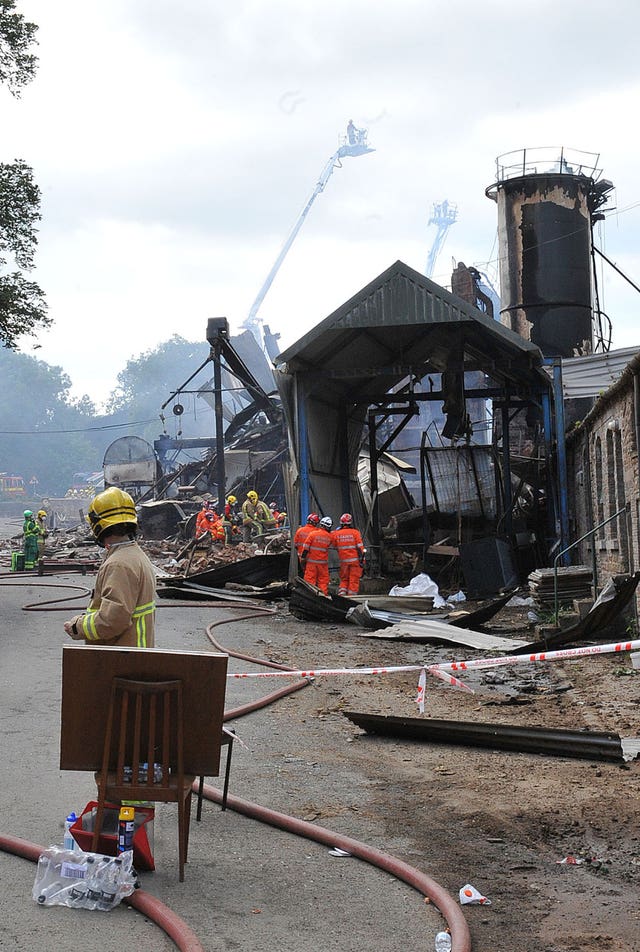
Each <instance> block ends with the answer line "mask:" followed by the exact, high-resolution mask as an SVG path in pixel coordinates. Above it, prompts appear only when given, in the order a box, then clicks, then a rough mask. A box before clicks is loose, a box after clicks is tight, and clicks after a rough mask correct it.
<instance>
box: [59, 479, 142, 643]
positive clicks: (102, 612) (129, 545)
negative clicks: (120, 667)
mask: <svg viewBox="0 0 640 952" xmlns="http://www.w3.org/2000/svg"><path fill="white" fill-rule="evenodd" d="M87 520H88V521H89V524H90V526H91V531H92V532H93V535H94V536H95V539H96V541H97V543H98V545H100V546H102V547H103V548H104V549H106V556H105V559H104V561H103V563H102V565H101V566H100V568H99V570H98V575H97V577H96V585H95V589H94V591H93V595H92V597H91V601H90V602H89V607H88V608H87V610H86V612H84V613H82V614H80V615H75V616H74V617H73V618H70V619H69V621H67V622H65V623H64V630H65V631H66V633H67V634H68V635H69V636H70V637H71V638H73V639H74V640H76V641H85V642H86V643H87V644H92V645H93V644H99V645H100V646H102V647H104V646H107V645H115V646H117V647H127V648H153V645H154V630H155V626H154V621H155V607H156V605H155V600H156V573H155V570H154V568H153V565H152V564H151V562H150V561H149V559H148V558H147V556H146V555H145V554H144V552H143V551H142V549H141V548H140V546H139V545H138V543H137V542H136V533H137V530H138V517H137V515H136V507H135V503H134V501H133V499H132V498H131V496H130V495H129V493H126V492H124V491H123V490H122V489H118V488H117V487H116V486H111V487H109V489H105V490H104V492H101V493H99V494H98V495H97V496H94V498H93V499H92V500H91V502H90V503H89V511H88V514H87Z"/></svg>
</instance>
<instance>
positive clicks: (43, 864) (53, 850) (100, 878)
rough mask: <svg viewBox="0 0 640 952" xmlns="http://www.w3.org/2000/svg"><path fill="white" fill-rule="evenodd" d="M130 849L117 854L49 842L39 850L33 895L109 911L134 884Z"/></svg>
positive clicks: (52, 903) (48, 903) (40, 900)
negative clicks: (87, 851) (73, 848)
mask: <svg viewBox="0 0 640 952" xmlns="http://www.w3.org/2000/svg"><path fill="white" fill-rule="evenodd" d="M132 862H133V851H132V850H128V851H127V852H124V853H120V854H119V855H118V856H103V855H102V854H101V853H84V852H82V851H77V850H66V849H64V848H62V847H60V846H50V847H49V848H48V849H46V850H44V851H43V852H42V853H41V854H40V858H39V860H38V868H37V870H36V879H35V882H34V884H33V891H32V896H33V898H34V900H35V901H36V902H37V903H39V904H40V905H41V906H69V907H70V908H72V909H98V910H99V911H101V912H108V911H109V910H110V909H114V908H115V906H117V905H118V904H119V903H120V901H121V900H122V899H124V898H125V897H126V896H130V895H131V893H132V892H133V890H134V889H135V888H136V886H137V885H139V884H138V883H137V873H136V872H135V870H134V869H133V868H132Z"/></svg>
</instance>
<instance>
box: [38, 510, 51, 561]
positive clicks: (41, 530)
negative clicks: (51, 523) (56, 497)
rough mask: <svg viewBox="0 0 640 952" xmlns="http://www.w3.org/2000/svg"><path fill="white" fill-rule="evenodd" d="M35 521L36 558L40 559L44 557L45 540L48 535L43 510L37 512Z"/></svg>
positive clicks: (45, 515) (45, 516)
mask: <svg viewBox="0 0 640 952" xmlns="http://www.w3.org/2000/svg"><path fill="white" fill-rule="evenodd" d="M36 519H37V523H38V558H42V556H43V555H44V545H45V539H46V538H47V536H48V535H49V533H48V532H47V514H46V512H45V511H44V509H39V510H38V513H37V516H36Z"/></svg>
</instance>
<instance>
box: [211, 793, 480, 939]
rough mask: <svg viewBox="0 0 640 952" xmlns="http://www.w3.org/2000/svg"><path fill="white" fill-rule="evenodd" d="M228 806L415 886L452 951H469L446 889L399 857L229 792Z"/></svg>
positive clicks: (461, 918)
mask: <svg viewBox="0 0 640 952" xmlns="http://www.w3.org/2000/svg"><path fill="white" fill-rule="evenodd" d="M194 790H196V784H194ZM196 792H197V790H196ZM203 795H204V796H205V797H206V798H207V800H214V801H215V802H216V803H221V802H222V793H221V792H220V791H218V790H216V789H214V788H213V787H209V786H208V785H206V784H205V786H204V787H203ZM227 807H228V808H230V809H231V810H235V811H236V813H242V814H244V816H248V817H251V818H252V819H254V820H259V821H260V822H261V823H268V824H269V825H270V826H277V827H278V828H279V829H282V830H286V831H287V832H288V833H294V834H296V835H297V836H304V837H306V838H307V839H309V840H315V841H316V842H317V843H323V844H324V845H325V846H330V847H335V846H337V847H339V848H340V849H341V850H346V852H347V853H350V854H351V855H352V856H357V857H358V859H362V860H364V861H365V862H366V863H370V864H371V865H372V866H377V867H378V868H379V869H384V870H386V872H388V873H391V875H392V876H395V877H396V878H397V879H401V880H402V881H403V882H405V883H407V884H408V885H409V886H412V887H413V888H414V889H417V890H418V892H420V893H422V895H423V896H426V897H428V898H429V899H430V900H431V902H433V904H434V905H435V906H437V908H438V909H439V910H440V912H441V913H442V915H443V916H444V918H445V919H446V920H447V925H448V926H449V929H450V930H451V952H471V935H470V933H469V927H468V926H467V923H466V920H465V918H464V916H463V914H462V910H461V909H460V908H459V906H458V905H457V904H456V901H455V900H454V899H453V897H452V896H450V895H449V893H448V892H447V891H446V889H443V888H442V886H440V885H439V884H438V883H437V882H436V881H435V880H433V879H431V878H430V877H429V876H426V875H425V874H424V873H422V872H420V870H418V869H416V868H415V867H413V866H409V864H408V863H404V862H403V861H402V860H399V859H396V857H395V856H390V855H389V854H388V853H384V852H382V850H378V849H375V847H373V846H367V845H366V843H361V842H360V841H359V840H354V839H352V838H351V837H350V836H342V835H341V834H339V833H334V832H333V831H332V830H327V829H326V828H325V827H322V826H316V824H315V823H309V822H307V821H306V820H298V819H296V817H291V816H287V815H286V814H285V813H277V812H276V811H275V810H269V809H267V808H266V807H261V806H258V804H256V803H250V802H249V801H248V800H241V799H240V797H233V796H231V795H230V794H229V795H228V797H227Z"/></svg>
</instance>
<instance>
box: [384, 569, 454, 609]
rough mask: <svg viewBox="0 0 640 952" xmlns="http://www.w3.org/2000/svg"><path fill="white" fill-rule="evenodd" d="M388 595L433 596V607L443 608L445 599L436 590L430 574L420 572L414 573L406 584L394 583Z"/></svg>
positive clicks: (436, 587)
mask: <svg viewBox="0 0 640 952" xmlns="http://www.w3.org/2000/svg"><path fill="white" fill-rule="evenodd" d="M389 595H423V596H425V597H426V598H433V607H434V608H444V605H445V600H444V598H443V597H442V595H440V593H439V592H438V586H437V584H436V583H435V582H434V581H433V579H432V578H431V576H430V575H426V574H425V573H424V572H421V573H420V575H415V576H414V577H413V578H412V579H411V581H410V582H409V584H408V585H404V586H402V585H394V586H393V588H392V589H390V591H389Z"/></svg>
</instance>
